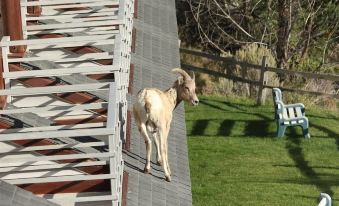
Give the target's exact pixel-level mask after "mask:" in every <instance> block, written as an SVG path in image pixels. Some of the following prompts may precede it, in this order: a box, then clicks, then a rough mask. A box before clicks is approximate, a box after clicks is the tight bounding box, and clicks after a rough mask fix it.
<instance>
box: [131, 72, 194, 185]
mask: <svg viewBox="0 0 339 206" xmlns="http://www.w3.org/2000/svg"><path fill="white" fill-rule="evenodd" d="M172 72H173V73H178V74H180V75H181V77H179V78H178V79H177V80H176V81H175V82H174V84H173V86H172V87H171V88H169V89H167V90H166V91H160V90H159V89H156V88H145V89H142V90H140V91H139V92H138V95H137V101H136V103H135V104H134V105H133V113H134V118H135V121H136V124H137V126H138V129H139V132H140V134H141V136H142V137H143V138H144V140H145V144H146V164H145V169H144V172H145V173H149V171H150V168H151V165H150V160H151V154H152V141H151V139H150V135H151V136H153V139H154V141H155V145H156V150H157V162H158V165H161V164H162V166H163V169H164V172H165V178H166V181H168V182H170V181H171V170H170V166H169V163H168V154H167V149H168V145H167V137H168V133H169V130H170V125H171V121H172V112H173V110H174V109H175V108H176V106H177V105H178V104H179V103H180V102H181V101H182V100H184V101H187V102H189V103H190V104H191V105H194V106H195V105H197V104H198V103H199V99H198V97H197V95H196V94H195V76H194V73H193V76H192V78H191V77H190V76H189V75H188V74H187V73H186V72H185V71H184V70H182V69H179V68H175V69H173V70H172Z"/></svg>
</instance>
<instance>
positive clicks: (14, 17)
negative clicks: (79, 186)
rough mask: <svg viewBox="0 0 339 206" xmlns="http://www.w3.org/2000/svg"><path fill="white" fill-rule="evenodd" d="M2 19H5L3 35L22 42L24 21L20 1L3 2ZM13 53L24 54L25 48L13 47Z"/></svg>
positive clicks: (8, 0) (4, 0)
mask: <svg viewBox="0 0 339 206" xmlns="http://www.w3.org/2000/svg"><path fill="white" fill-rule="evenodd" d="M1 17H2V18H3V21H2V24H3V35H4V36H10V37H11V39H12V40H22V39H23V31H22V21H21V8H20V0H2V1H1ZM10 51H11V52H12V53H24V52H25V51H26V48H25V46H13V47H11V48H10Z"/></svg>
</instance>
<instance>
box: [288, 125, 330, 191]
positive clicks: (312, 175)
mask: <svg viewBox="0 0 339 206" xmlns="http://www.w3.org/2000/svg"><path fill="white" fill-rule="evenodd" d="M301 139H302V138H300V137H298V135H297V132H296V130H295V128H294V127H292V128H291V129H290V134H289V135H288V137H287V140H288V141H287V143H286V149H287V151H288V154H289V156H290V157H291V159H292V160H293V161H294V163H295V165H296V167H297V168H298V169H299V171H300V172H301V174H303V175H304V176H305V177H307V178H308V180H309V182H310V183H311V184H313V185H315V186H316V187H318V188H319V189H320V190H321V191H322V192H326V193H328V194H329V195H330V196H333V191H332V190H331V185H330V184H328V182H326V181H322V180H321V179H320V177H319V175H318V174H317V173H316V172H315V171H314V169H313V168H312V167H311V166H310V165H309V163H308V161H307V160H306V159H305V156H304V154H303V149H302V147H301Z"/></svg>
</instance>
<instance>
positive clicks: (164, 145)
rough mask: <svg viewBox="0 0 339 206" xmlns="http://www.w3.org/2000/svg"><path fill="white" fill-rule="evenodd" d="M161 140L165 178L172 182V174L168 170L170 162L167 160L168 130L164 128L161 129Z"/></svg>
mask: <svg viewBox="0 0 339 206" xmlns="http://www.w3.org/2000/svg"><path fill="white" fill-rule="evenodd" d="M159 135H160V136H159V140H160V147H161V157H162V163H163V164H162V166H163V169H164V172H165V179H166V181H167V182H170V181H171V175H170V173H169V172H168V162H167V161H166V160H167V159H166V148H167V146H166V144H167V141H166V139H167V138H166V137H165V135H166V132H165V131H163V130H159Z"/></svg>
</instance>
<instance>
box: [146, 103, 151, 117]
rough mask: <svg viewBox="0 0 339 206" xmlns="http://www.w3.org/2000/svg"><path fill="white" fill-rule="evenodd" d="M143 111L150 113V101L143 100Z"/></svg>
mask: <svg viewBox="0 0 339 206" xmlns="http://www.w3.org/2000/svg"><path fill="white" fill-rule="evenodd" d="M145 111H146V113H147V114H149V113H151V103H149V102H147V101H146V102H145Z"/></svg>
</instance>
